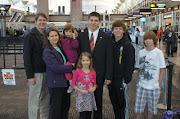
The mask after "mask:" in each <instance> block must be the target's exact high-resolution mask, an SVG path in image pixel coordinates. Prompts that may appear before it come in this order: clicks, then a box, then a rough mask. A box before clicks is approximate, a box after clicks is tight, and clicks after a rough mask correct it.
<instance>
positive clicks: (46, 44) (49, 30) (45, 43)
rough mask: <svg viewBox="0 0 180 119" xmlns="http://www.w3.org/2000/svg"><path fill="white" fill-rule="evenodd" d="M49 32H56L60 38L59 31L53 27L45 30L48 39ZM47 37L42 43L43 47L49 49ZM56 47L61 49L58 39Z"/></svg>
mask: <svg viewBox="0 0 180 119" xmlns="http://www.w3.org/2000/svg"><path fill="white" fill-rule="evenodd" d="M51 31H55V32H57V34H58V35H59V38H60V34H59V31H58V30H57V28H55V27H49V28H48V29H47V32H46V34H47V37H49V34H50V32H51ZM47 37H46V38H45V39H44V40H43V42H44V45H45V46H46V47H49V46H51V43H50V42H49V40H48V38H47ZM57 45H58V47H61V41H60V39H59V41H58V42H57Z"/></svg>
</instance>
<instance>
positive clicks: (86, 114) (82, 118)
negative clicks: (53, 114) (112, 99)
mask: <svg viewBox="0 0 180 119" xmlns="http://www.w3.org/2000/svg"><path fill="white" fill-rule="evenodd" d="M91 114H92V111H83V112H79V119H91Z"/></svg>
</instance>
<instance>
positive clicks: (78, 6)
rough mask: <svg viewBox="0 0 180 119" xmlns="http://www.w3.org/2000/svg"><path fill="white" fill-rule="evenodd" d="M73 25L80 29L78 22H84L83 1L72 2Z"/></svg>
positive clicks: (74, 0) (72, 0)
mask: <svg viewBox="0 0 180 119" xmlns="http://www.w3.org/2000/svg"><path fill="white" fill-rule="evenodd" d="M70 6H71V16H70V18H71V23H72V25H73V26H74V27H76V28H78V25H79V24H78V22H79V21H82V0H71V2H70Z"/></svg>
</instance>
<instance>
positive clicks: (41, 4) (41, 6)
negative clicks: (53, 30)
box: [37, 0, 49, 21]
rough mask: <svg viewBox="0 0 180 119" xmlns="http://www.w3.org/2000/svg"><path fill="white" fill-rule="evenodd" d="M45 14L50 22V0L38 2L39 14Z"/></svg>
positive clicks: (39, 0) (38, 0)
mask: <svg viewBox="0 0 180 119" xmlns="http://www.w3.org/2000/svg"><path fill="white" fill-rule="evenodd" d="M40 12H43V13H44V14H46V16H47V18H48V21H49V4H48V0H37V13H40Z"/></svg>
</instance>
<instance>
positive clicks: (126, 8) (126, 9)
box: [125, 0, 128, 14]
mask: <svg viewBox="0 0 180 119" xmlns="http://www.w3.org/2000/svg"><path fill="white" fill-rule="evenodd" d="M125 11H126V12H125V13H126V14H128V7H127V0H125Z"/></svg>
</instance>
